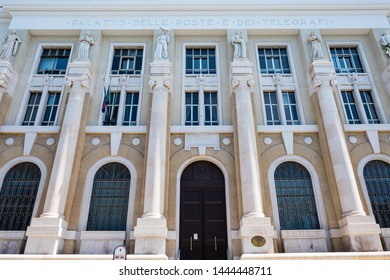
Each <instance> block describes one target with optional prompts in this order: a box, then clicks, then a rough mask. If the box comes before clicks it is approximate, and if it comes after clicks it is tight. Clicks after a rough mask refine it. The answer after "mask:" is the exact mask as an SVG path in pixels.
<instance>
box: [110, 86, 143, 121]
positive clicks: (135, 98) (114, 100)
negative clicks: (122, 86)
mask: <svg viewBox="0 0 390 280" xmlns="http://www.w3.org/2000/svg"><path fill="white" fill-rule="evenodd" d="M105 99H106V101H105V102H107V103H106V105H104V106H103V108H102V113H103V114H104V115H103V125H108V126H113V125H124V126H134V125H136V124H137V115H138V102H139V93H138V92H127V91H118V92H115V91H113V92H108V93H107V96H106V97H105Z"/></svg>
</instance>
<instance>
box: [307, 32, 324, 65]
mask: <svg viewBox="0 0 390 280" xmlns="http://www.w3.org/2000/svg"><path fill="white" fill-rule="evenodd" d="M309 41H310V46H311V57H312V59H319V58H323V57H324V53H323V52H322V45H321V39H320V38H318V37H317V36H316V34H315V33H314V32H311V33H310V36H309Z"/></svg>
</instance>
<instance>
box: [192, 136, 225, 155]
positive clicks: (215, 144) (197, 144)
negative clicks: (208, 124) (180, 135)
mask: <svg viewBox="0 0 390 280" xmlns="http://www.w3.org/2000/svg"><path fill="white" fill-rule="evenodd" d="M184 143H185V145H184V148H185V150H187V151H188V150H190V149H191V148H198V151H199V154H200V155H205V154H206V148H207V147H210V148H213V149H214V150H217V151H218V150H220V145H219V134H218V133H207V134H206V133H186V134H185V140H184Z"/></svg>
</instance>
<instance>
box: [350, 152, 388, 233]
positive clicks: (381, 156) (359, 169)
mask: <svg viewBox="0 0 390 280" xmlns="http://www.w3.org/2000/svg"><path fill="white" fill-rule="evenodd" d="M373 160H381V161H384V162H386V163H388V164H390V156H388V155H385V154H369V155H366V156H365V157H363V158H362V159H361V160H360V161H359V163H358V167H357V174H358V177H359V181H360V186H361V188H362V191H363V196H364V200H365V204H366V207H367V209H368V213H367V215H369V216H371V217H372V218H373V219H374V220H375V216H374V212H373V210H372V206H371V201H370V196H369V194H368V190H367V185H366V181H365V179H364V173H363V171H364V167H365V166H366V165H367V163H369V162H370V161H373ZM375 221H376V220H375ZM381 229H383V228H381Z"/></svg>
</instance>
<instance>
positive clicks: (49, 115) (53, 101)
mask: <svg viewBox="0 0 390 280" xmlns="http://www.w3.org/2000/svg"><path fill="white" fill-rule="evenodd" d="M60 97H61V93H59V92H49V94H48V98H47V103H46V109H45V114H44V116H43V120H42V125H54V123H55V120H56V117H57V112H58V104H59V102H60Z"/></svg>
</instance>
